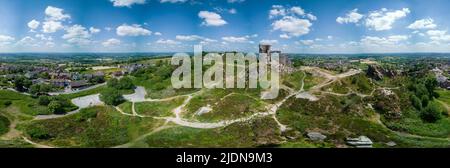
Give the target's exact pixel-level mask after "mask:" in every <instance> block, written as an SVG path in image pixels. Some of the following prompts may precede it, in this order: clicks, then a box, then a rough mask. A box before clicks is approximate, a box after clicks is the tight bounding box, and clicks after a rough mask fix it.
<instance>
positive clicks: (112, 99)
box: [100, 88, 124, 106]
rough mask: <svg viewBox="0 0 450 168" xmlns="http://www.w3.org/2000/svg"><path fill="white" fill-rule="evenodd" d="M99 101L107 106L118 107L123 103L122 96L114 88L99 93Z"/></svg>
mask: <svg viewBox="0 0 450 168" xmlns="http://www.w3.org/2000/svg"><path fill="white" fill-rule="evenodd" d="M100 99H101V100H102V101H103V102H105V103H106V104H107V105H113V106H116V105H119V104H121V103H122V102H123V101H124V98H123V96H122V95H121V94H120V93H119V91H118V90H116V89H114V88H107V89H105V90H104V91H102V92H101V93H100Z"/></svg>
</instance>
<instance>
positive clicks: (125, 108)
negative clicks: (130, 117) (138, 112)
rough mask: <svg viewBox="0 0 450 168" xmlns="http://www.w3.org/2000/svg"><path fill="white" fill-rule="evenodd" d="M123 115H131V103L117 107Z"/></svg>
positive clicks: (124, 103)
mask: <svg viewBox="0 0 450 168" xmlns="http://www.w3.org/2000/svg"><path fill="white" fill-rule="evenodd" d="M118 107H119V108H120V109H121V110H122V111H123V112H124V113H127V114H133V111H132V103H131V102H123V103H122V104H120V105H119V106H118Z"/></svg>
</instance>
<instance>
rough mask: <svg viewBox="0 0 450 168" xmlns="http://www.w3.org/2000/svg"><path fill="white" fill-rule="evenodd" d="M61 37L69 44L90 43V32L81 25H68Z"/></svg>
mask: <svg viewBox="0 0 450 168" xmlns="http://www.w3.org/2000/svg"><path fill="white" fill-rule="evenodd" d="M62 38H63V39H65V40H67V42H68V43H71V44H78V45H88V44H90V43H91V40H90V38H91V34H90V33H89V31H88V30H87V29H86V28H85V27H83V26H81V25H73V26H71V27H68V28H67V29H66V33H65V34H64V35H63V36H62Z"/></svg>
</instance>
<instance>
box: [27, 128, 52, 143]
mask: <svg viewBox="0 0 450 168" xmlns="http://www.w3.org/2000/svg"><path fill="white" fill-rule="evenodd" d="M26 133H27V134H28V135H29V136H30V137H31V138H32V139H41V140H45V139H50V138H51V136H50V134H49V133H48V131H47V130H45V128H43V127H42V126H33V127H28V128H27V129H26Z"/></svg>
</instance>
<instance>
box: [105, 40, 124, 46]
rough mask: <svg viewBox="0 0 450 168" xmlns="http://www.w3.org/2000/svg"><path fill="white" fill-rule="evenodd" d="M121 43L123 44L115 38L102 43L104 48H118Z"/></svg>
mask: <svg viewBox="0 0 450 168" xmlns="http://www.w3.org/2000/svg"><path fill="white" fill-rule="evenodd" d="M120 43H122V42H121V41H120V40H118V39H115V38H111V39H108V40H106V41H104V42H103V43H102V45H103V46H104V47H113V46H118V45H120Z"/></svg>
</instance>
